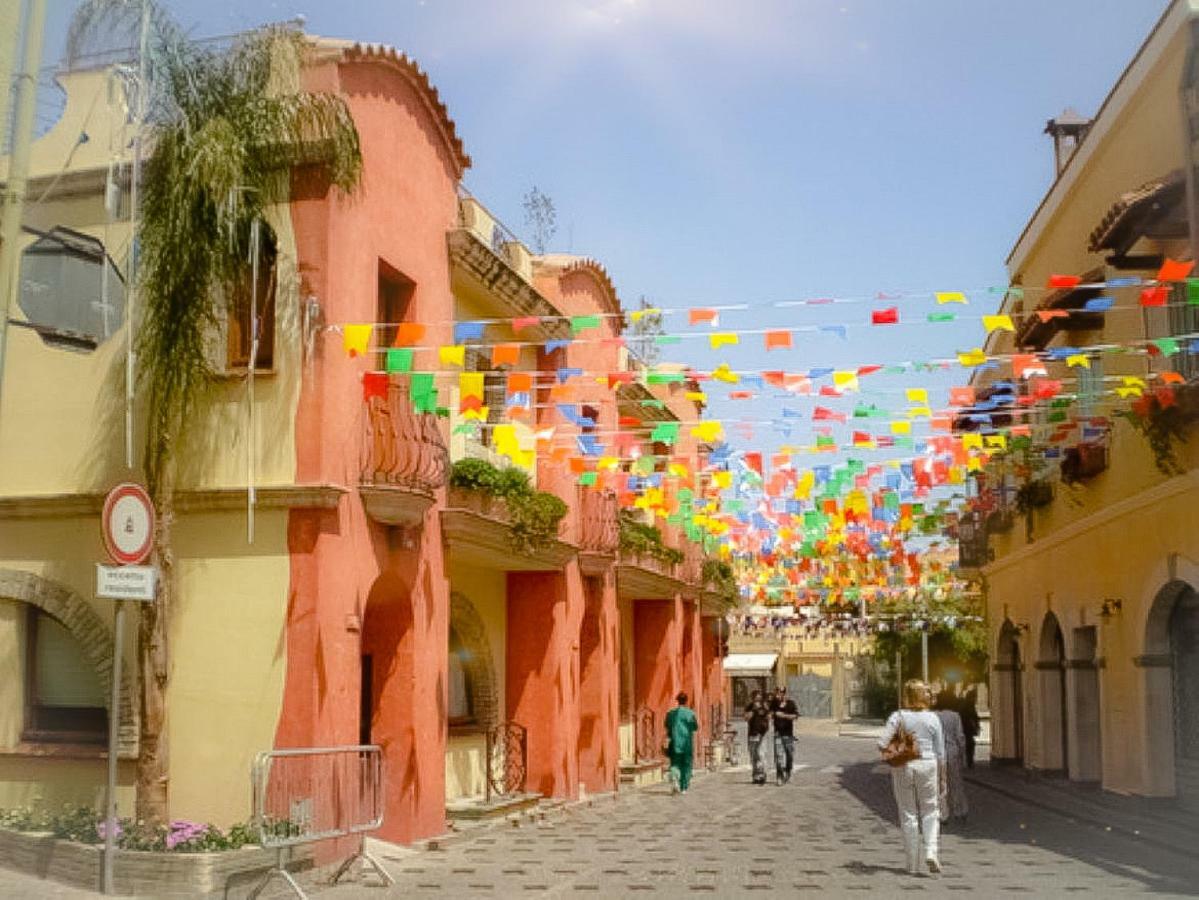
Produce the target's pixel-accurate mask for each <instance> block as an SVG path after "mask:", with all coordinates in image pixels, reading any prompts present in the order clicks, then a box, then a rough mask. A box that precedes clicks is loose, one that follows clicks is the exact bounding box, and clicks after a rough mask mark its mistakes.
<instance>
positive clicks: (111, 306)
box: [17, 227, 125, 350]
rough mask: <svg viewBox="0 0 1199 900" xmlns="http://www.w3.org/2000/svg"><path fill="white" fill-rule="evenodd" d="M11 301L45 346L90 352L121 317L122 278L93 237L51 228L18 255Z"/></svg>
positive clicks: (123, 289) (112, 329)
mask: <svg viewBox="0 0 1199 900" xmlns="http://www.w3.org/2000/svg"><path fill="white" fill-rule="evenodd" d="M35 233H38V232H35ZM17 303H18V305H19V306H20V307H21V312H22V313H24V315H25V319H26V323H25V324H27V325H28V326H29V327H31V328H33V329H35V330H36V331H37V332H38V334H39V335H41V338H42V340H43V341H45V342H46V343H47V344H51V345H57V346H61V347H70V348H75V349H79V350H93V349H95V348H96V347H97V346H98V345H100V344H102V343H104V341H106V340H108V339H109V338H110V337H112V336H113V335H114V334H115V333H116V332H117V330H118V329H119V328H120V327H121V324H122V323H123V322H124V321H125V282H124V279H122V277H121V273H120V272H119V271H117V267H116V265H115V264H114V263H113V261H112V258H111V257H109V256H108V254H107V253H105V252H104V245H103V244H102V243H101V242H100V241H99V240H97V239H96V238H94V237H90V236H89V235H86V234H81V233H80V232H78V231H72V230H71V229H69V228H62V227H56V228H53V229H51V230H50V231H49V232H46V233H44V234H40V236H39V237H38V239H37V240H35V241H34V242H33V243H32V244H31V245H30V246H29V247H28V248H26V250H25V252H24V253H22V254H21V274H20V290H19V291H18V293H17Z"/></svg>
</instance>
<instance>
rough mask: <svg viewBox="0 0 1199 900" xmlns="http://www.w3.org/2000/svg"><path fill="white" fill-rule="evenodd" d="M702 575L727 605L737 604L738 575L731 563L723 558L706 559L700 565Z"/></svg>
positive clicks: (705, 581)
mask: <svg viewBox="0 0 1199 900" xmlns="http://www.w3.org/2000/svg"><path fill="white" fill-rule="evenodd" d="M700 577H701V579H702V580H703V583H704V584H706V585H709V586H711V587H712V589H713V590H714V591H715V592H716V594H717V595H718V596H719V597H720V599H721V601H722V602H723V603H724V604H725V605H726V606H730V607H732V606H736V605H737V600H738V599H739V593H738V591H737V575H736V573H735V572H734V571H733V567H732V566H731V565H730V564H729V563H727V562H725V561H724V560H721V559H705V560H704V562H703V565H702V566H700Z"/></svg>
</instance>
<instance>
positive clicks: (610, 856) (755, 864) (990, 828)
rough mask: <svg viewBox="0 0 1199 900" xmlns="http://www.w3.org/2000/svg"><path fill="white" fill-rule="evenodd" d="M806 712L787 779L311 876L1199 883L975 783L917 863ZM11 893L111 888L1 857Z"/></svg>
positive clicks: (892, 885)
mask: <svg viewBox="0 0 1199 900" xmlns="http://www.w3.org/2000/svg"><path fill="white" fill-rule="evenodd" d="M805 724H807V725H808V728H805V729H802V730H801V735H800V737H799V740H798V742H797V746H798V753H799V761H800V764H801V766H802V768H800V769H799V770H798V771H797V772H796V773H795V776H794V778H793V780H792V782H791V784H790V785H787V786H785V787H776V786H775V785H774V784H773V783H771V784H769V785H767V786H765V787H755V786H754V785H752V784H751V783H750V777H749V772H748V770H732V771H725V772H722V773H719V774H702V775H700V776H699V777H697V779H696V781H695V784H694V786H693V787H692V790H691V791H690V792H689V793H688V794H687V795H686V796H684V797H674V796H671V795H670V794H669V793H668V792H666V791H665V789H663V788H658V787H654V788H650V789H646V790H642V791H625V792H623V793H621V795H620V797H619V799H616V800H613V799H610V798H597V799H596V800H595V801H594V802H593V803H592V804H591V805H580V806H576V807H574V808H572V809H570V810H568V811H566V812H561V813H558V814H554V815H550V816H548V817H547V818H546V819H545V820H544V821H543V822H542V823H541V824H539V825H535V826H531V825H525V826H522V827H520V828H516V827H513V826H510V825H507V824H503V825H497V826H495V827H493V828H490V829H486V830H483V831H480V832H478V833H475V834H471V835H468V836H467V837H465V838H464V839H462V840H459V841H457V842H454V843H451V844H450V845H449V846H448V847H446V849H444V850H429V851H426V850H406V849H398V848H390V847H388V848H386V849H384V850H382V851H381V852H380V854H379V856H380V858H381V861H382V862H383V863H384V864H385V865H386V866H387V868H388V869H389V870H390V871H391V872H392V874H393V875H394V877H395V879H396V886H395V888H393V889H391V890H389V891H384V890H383V889H381V888H379V887H373V886H369V885H368V884H367V883H366V881H365V880H364V881H362V882H360V883H357V884H352V883H351V884H342V885H338V886H336V887H320V886H316V885H312V884H310V883H306V884H305V887H306V888H307V889H309V890H311V891H312V892H313V894H314V895H315V896H317V897H319V898H321V900H383V898H385V897H409V896H416V897H454V898H457V897H533V896H559V897H560V896H579V895H583V896H587V895H594V894H600V895H605V896H608V897H626V896H631V895H637V894H641V893H646V894H651V895H653V896H655V897H683V896H688V897H693V896H696V895H710V896H718V897H737V896H751V895H752V896H761V895H763V894H766V895H771V894H779V895H782V894H794V893H796V892H803V891H811V892H814V893H815V892H822V893H825V894H829V895H832V896H847V895H856V894H859V893H866V892H874V893H875V895H881V896H894V895H896V894H897V893H898V892H899V891H912V892H918V893H922V894H924V895H933V896H960V895H961V894H964V893H966V892H972V893H973V894H974V895H976V896H982V897H1010V896H1013V895H1020V894H1035V895H1038V896H1054V897H1059V896H1061V897H1064V896H1073V895H1083V894H1085V895H1088V896H1090V897H1127V896H1130V895H1136V894H1146V893H1149V894H1155V895H1159V896H1195V895H1199V860H1196V859H1192V858H1188V857H1186V856H1185V855H1183V854H1182V853H1180V852H1178V851H1176V850H1169V849H1165V848H1163V847H1159V846H1157V845H1155V844H1154V843H1151V842H1147V841H1144V840H1140V839H1138V838H1136V837H1132V836H1129V835H1128V834H1121V833H1120V831H1121V829H1120V828H1119V827H1114V828H1112V829H1111V830H1108V826H1107V825H1105V824H1104V823H1103V822H1102V821H1084V820H1083V819H1072V818H1070V817H1068V816H1067V815H1066V814H1058V813H1054V812H1050V811H1048V810H1047V809H1046V808H1045V807H1046V806H1047V804H1044V803H1040V804H1038V805H1032V804H1029V803H1025V802H1022V801H1020V800H1017V799H1014V798H1013V797H1012V796H1010V795H1009V794H1007V793H1000V792H998V791H995V790H991V789H988V788H986V787H984V786H981V785H979V784H976V783H972V784H970V785H969V791H970V805H971V813H970V818H969V821H968V822H967V824H965V825H952V826H950V827H949V829H948V831H947V832H946V833H945V836H944V841H943V850H942V862H943V863H944V866H945V871H944V873H943V874H941V875H939V876H927V875H926V876H920V877H916V878H912V877H909V876H908V875H907V874H906V873H905V872H904V870H903V850H902V846H901V843H900V837H899V832H898V829H897V828H896V827H895V825H894V821H895V810H894V802H893V800H892V798H891V793H890V781H889V779H888V777H887V773H886V771H885V770H884V769H883V768H882V767H881V766H880V765H878V764H877V762H876V759H877V753H876V751H875V749H874V744H873V741H872V740H870V738H869V737H867V736H864V735H857V736H845V737H838V736H835V735H833V734H831V733H829V731H828V727H827V726H820V725H817V726H816V728H815V729H813V728H812V727H811V723H805ZM814 730H816V731H817V733H813V731H814ZM1115 824H1117V825H1118V823H1115ZM301 880H302V881H306V879H303V878H302V879H301ZM271 888H272V889H271V890H269V891H267V892H266V893H265V894H264V896H269V897H286V896H290V895H289V894H287V893H286V892H285V891H284V890H283V889H282V885H281V884H280V883H279V882H274V883H273V884H272V886H271ZM0 896H2V897H5V898H10V897H11V898H39V897H62V898H68V897H69V898H84V897H94V896H99V895H95V894H91V893H89V892H85V891H78V890H75V889H71V888H65V887H62V886H60V885H56V884H53V883H51V882H44V881H39V880H37V879H33V878H28V877H25V876H21V875H17V874H16V873H13V872H9V871H7V870H0Z"/></svg>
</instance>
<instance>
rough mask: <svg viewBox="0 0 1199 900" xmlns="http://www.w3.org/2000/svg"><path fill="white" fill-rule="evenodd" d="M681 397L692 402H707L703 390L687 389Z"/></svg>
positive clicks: (706, 396)
mask: <svg viewBox="0 0 1199 900" xmlns="http://www.w3.org/2000/svg"><path fill="white" fill-rule="evenodd" d="M683 397H685V398H686V399H688V400H690V401H691V402H692V403H707V402H708V395H707V394H705V393H704V392H703V391H687V392H686V393H685V394H683Z"/></svg>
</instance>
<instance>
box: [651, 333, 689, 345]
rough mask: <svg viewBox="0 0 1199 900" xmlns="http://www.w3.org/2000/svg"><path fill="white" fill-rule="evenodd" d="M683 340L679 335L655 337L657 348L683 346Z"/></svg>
mask: <svg viewBox="0 0 1199 900" xmlns="http://www.w3.org/2000/svg"><path fill="white" fill-rule="evenodd" d="M681 343H683V339H682V338H681V337H679V336H678V335H677V334H659V335H655V336H654V346H655V347H667V346H669V345H671V344H681Z"/></svg>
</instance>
